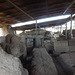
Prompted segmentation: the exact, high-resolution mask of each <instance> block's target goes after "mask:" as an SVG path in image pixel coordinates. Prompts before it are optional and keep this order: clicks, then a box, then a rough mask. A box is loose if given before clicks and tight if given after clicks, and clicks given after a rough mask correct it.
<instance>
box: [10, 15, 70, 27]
mask: <svg viewBox="0 0 75 75" xmlns="http://www.w3.org/2000/svg"><path fill="white" fill-rule="evenodd" d="M68 17H70V14H68V15H60V16H55V17H49V18H44V19H38V20H37V23H44V22H50V21H55V20H61V19H66V18H68ZM35 23H36V20H33V21H27V22H22V23H16V24H13V25H11V26H12V27H19V26H24V25H31V24H35Z"/></svg>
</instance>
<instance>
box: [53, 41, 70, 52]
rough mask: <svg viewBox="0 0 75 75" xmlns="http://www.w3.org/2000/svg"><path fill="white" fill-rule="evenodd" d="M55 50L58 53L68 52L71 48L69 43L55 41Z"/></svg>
mask: <svg viewBox="0 0 75 75" xmlns="http://www.w3.org/2000/svg"><path fill="white" fill-rule="evenodd" d="M54 50H55V51H56V52H60V53H61V52H68V51H69V46H68V42H67V41H55V42H54Z"/></svg>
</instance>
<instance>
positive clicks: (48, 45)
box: [44, 40, 53, 52]
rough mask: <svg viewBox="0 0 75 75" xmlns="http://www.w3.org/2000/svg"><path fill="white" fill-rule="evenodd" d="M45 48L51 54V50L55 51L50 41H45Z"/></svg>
mask: <svg viewBox="0 0 75 75" xmlns="http://www.w3.org/2000/svg"><path fill="white" fill-rule="evenodd" d="M44 46H45V48H46V50H47V51H48V52H49V51H50V50H53V44H52V43H51V41H50V40H46V41H44Z"/></svg>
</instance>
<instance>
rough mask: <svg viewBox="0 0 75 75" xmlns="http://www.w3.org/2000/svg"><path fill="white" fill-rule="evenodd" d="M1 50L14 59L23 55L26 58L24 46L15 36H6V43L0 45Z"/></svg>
mask: <svg viewBox="0 0 75 75" xmlns="http://www.w3.org/2000/svg"><path fill="white" fill-rule="evenodd" d="M2 48H3V49H4V50H5V51H6V52H7V53H9V54H12V55H14V56H16V57H20V56H21V55H23V56H24V57H26V55H27V51H26V46H25V44H24V43H23V42H22V41H21V38H20V37H18V36H16V35H11V34H8V35H7V36H6V41H5V42H4V43H2Z"/></svg>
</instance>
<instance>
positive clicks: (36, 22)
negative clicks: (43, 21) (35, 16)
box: [35, 20, 37, 47]
mask: <svg viewBox="0 0 75 75" xmlns="http://www.w3.org/2000/svg"><path fill="white" fill-rule="evenodd" d="M35 38H36V43H35V44H36V45H35V46H36V47H37V20H36V36H35Z"/></svg>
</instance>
